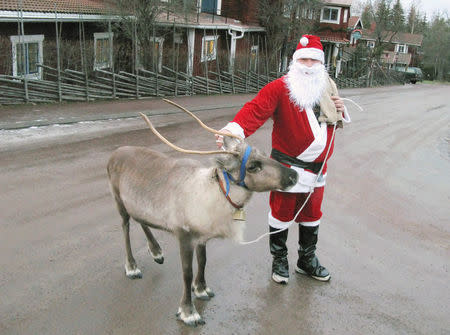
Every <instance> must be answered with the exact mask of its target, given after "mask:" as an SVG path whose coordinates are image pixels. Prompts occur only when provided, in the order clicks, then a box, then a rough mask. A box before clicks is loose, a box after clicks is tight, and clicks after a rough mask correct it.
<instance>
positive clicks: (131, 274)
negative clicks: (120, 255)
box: [125, 265, 142, 279]
mask: <svg viewBox="0 0 450 335" xmlns="http://www.w3.org/2000/svg"><path fill="white" fill-rule="evenodd" d="M125 275H126V276H127V277H128V278H130V279H140V278H142V272H141V270H139V269H138V268H135V269H129V268H128V267H127V266H126V265H125Z"/></svg>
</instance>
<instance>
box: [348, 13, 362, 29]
mask: <svg viewBox="0 0 450 335" xmlns="http://www.w3.org/2000/svg"><path fill="white" fill-rule="evenodd" d="M359 19H360V17H359V16H350V18H349V19H348V27H349V28H350V27H351V28H354V27H355V25H356V24H357V23H358V20H359ZM361 25H362V23H361Z"/></svg>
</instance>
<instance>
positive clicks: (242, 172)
mask: <svg viewBox="0 0 450 335" xmlns="http://www.w3.org/2000/svg"><path fill="white" fill-rule="evenodd" d="M251 152H252V147H251V146H249V145H248V146H247V148H246V149H245V152H244V157H242V162H241V168H240V171H239V180H234V179H233V177H232V176H231V175H230V174H229V173H228V172H227V171H225V170H223V171H222V173H223V176H224V178H225V183H226V196H228V193H229V192H230V179H231V181H233V182H235V183H236V184H237V185H239V186H242V187H245V188H247V186H246V185H245V182H244V179H245V167H246V165H247V161H248V158H249V157H250V154H251Z"/></svg>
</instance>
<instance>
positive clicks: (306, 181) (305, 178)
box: [280, 166, 327, 193]
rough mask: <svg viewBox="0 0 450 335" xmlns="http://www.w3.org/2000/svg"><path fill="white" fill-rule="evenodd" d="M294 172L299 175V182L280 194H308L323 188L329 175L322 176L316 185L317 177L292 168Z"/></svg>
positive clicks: (294, 167) (300, 169)
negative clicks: (315, 189)
mask: <svg viewBox="0 0 450 335" xmlns="http://www.w3.org/2000/svg"><path fill="white" fill-rule="evenodd" d="M291 169H292V170H295V171H296V172H297V174H298V181H297V184H295V185H294V186H292V187H291V188H290V189H289V190H287V191H280V192H286V193H308V192H310V191H311V190H313V189H314V188H315V187H322V186H325V183H326V179H327V174H326V173H325V174H324V175H321V176H320V177H319V179H317V183H316V184H314V182H315V181H316V178H317V175H316V174H314V173H312V172H309V171H306V170H305V169H302V168H299V167H296V166H291Z"/></svg>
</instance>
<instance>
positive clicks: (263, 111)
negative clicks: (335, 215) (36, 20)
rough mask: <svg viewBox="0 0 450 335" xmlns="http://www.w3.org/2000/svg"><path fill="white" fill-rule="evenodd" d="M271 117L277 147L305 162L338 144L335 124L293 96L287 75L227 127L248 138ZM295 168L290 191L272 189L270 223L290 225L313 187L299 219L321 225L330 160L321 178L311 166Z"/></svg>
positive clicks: (320, 158) (319, 159) (320, 159)
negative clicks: (295, 101) (295, 100)
mask: <svg viewBox="0 0 450 335" xmlns="http://www.w3.org/2000/svg"><path fill="white" fill-rule="evenodd" d="M269 118H272V120H273V131H272V148H273V149H276V150H278V151H280V152H282V153H284V154H286V155H288V156H291V157H296V158H298V159H300V160H302V161H304V162H323V161H324V159H325V156H326V153H327V151H328V148H329V147H330V146H331V148H330V151H329V153H328V158H327V159H329V158H330V156H331V154H332V152H333V146H334V143H333V142H334V141H333V142H331V138H332V134H333V126H330V125H327V124H326V123H325V122H322V123H319V122H318V120H317V118H316V116H315V115H314V112H313V110H312V108H300V107H299V106H298V105H297V104H296V103H294V102H293V101H292V100H291V99H290V96H289V86H288V83H287V77H286V76H284V77H282V78H279V79H277V80H274V81H272V82H271V83H269V84H267V85H266V86H265V87H264V88H263V89H261V90H260V92H259V93H258V95H257V96H256V97H255V98H254V99H253V100H252V101H250V102H248V103H246V104H245V105H244V107H243V108H242V109H241V110H240V111H239V112H238V113H237V114H236V116H235V117H234V119H233V121H232V122H231V123H229V124H228V125H227V126H226V127H225V129H227V130H229V131H231V132H232V133H234V134H238V135H240V136H242V137H244V138H245V137H248V136H250V135H251V134H253V133H254V132H255V131H256V130H257V129H258V128H259V127H260V126H261V125H263V124H264V122H266V121H267V120H268V119H269ZM285 165H287V164H285ZM288 166H289V165H288ZM291 168H293V169H294V170H296V171H297V173H298V175H299V178H298V183H297V184H296V185H295V186H294V187H292V188H291V189H290V190H288V191H287V192H278V191H274V192H271V194H270V209H271V211H270V213H269V225H270V226H272V227H274V228H279V229H281V228H285V227H286V226H288V225H289V224H290V222H291V221H292V220H294V217H295V215H296V214H297V211H298V209H299V208H300V207H301V206H302V205H303V203H304V201H305V199H306V197H307V196H308V193H309V192H310V191H312V190H313V193H312V194H311V197H310V199H309V200H308V202H307V203H306V205H305V207H304V208H303V210H302V211H301V212H300V214H299V215H298V216H297V217H296V218H295V221H296V222H300V223H301V224H302V225H305V226H317V225H319V223H320V218H321V217H322V212H321V204H322V199H323V192H324V185H325V178H326V170H327V166H326V163H325V166H324V168H323V170H322V174H321V175H320V176H319V178H318V179H317V175H316V174H314V173H313V172H312V171H309V170H308V169H303V168H299V167H295V166H291ZM316 179H317V183H315V181H316Z"/></svg>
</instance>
